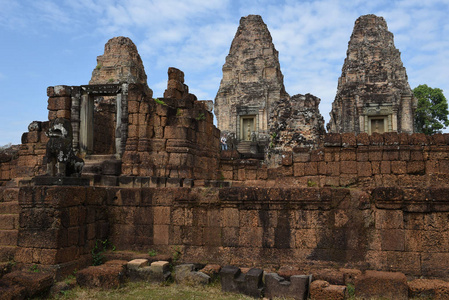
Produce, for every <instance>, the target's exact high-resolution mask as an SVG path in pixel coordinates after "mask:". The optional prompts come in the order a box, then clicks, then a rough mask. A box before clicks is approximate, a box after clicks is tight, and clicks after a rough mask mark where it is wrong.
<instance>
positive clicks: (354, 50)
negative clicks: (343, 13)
mask: <svg viewBox="0 0 449 300" xmlns="http://www.w3.org/2000/svg"><path fill="white" fill-rule="evenodd" d="M416 105H417V102H416V99H415V98H414V97H413V92H412V90H411V89H410V86H409V84H408V81H407V73H406V70H405V68H404V66H403V65H402V61H401V53H400V52H399V50H398V49H396V47H395V46H394V40H393V34H392V33H391V32H389V31H388V27H387V23H386V22H385V20H384V18H382V17H377V16H375V15H365V16H361V17H360V18H358V19H357V20H356V22H355V26H354V31H353V32H352V36H351V39H350V40H349V43H348V51H347V57H346V59H345V62H344V64H343V68H342V74H341V77H340V78H339V80H338V88H337V95H336V97H335V100H334V102H333V103H332V111H331V113H330V117H331V118H330V121H329V123H328V124H327V129H328V131H329V132H355V133H360V132H367V133H369V134H371V133H373V132H379V133H383V132H389V131H396V132H406V133H412V132H413V128H414V124H413V115H414V110H415V108H416Z"/></svg>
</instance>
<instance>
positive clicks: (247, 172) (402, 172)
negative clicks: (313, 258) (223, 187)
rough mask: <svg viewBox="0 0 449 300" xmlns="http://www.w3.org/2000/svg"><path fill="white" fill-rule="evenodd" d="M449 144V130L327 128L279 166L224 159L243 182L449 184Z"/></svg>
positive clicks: (226, 169)
mask: <svg viewBox="0 0 449 300" xmlns="http://www.w3.org/2000/svg"><path fill="white" fill-rule="evenodd" d="M448 145H449V134H435V135H432V136H426V135H424V134H418V133H415V134H411V135H408V134H405V133H401V134H398V133H395V132H389V133H384V134H376V133H375V134H373V135H371V136H369V135H368V134H366V133H361V134H359V135H355V134H353V133H344V134H326V135H325V136H324V138H323V144H322V145H321V147H318V148H317V149H310V148H308V147H294V148H293V151H286V152H284V153H283V154H282V156H281V160H279V161H278V165H277V166H274V167H270V168H268V167H267V165H265V164H263V163H261V162H259V161H257V160H232V159H222V160H221V161H220V164H221V165H220V171H221V174H222V176H223V177H224V179H226V180H233V181H235V182H234V184H237V185H243V186H246V185H248V186H250V185H261V186H262V185H263V186H266V185H267V184H268V185H269V186H289V185H291V184H295V185H299V186H320V187H324V186H335V187H338V186H359V187H363V186H369V187H374V186H402V187H426V186H430V185H435V184H438V185H443V186H446V185H447V178H448V174H449V173H448V172H449V171H448V159H449V147H448Z"/></svg>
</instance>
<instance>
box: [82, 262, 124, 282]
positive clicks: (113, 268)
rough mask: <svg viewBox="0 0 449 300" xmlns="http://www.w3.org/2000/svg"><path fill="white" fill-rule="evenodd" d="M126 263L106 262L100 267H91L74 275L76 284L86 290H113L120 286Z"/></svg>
mask: <svg viewBox="0 0 449 300" xmlns="http://www.w3.org/2000/svg"><path fill="white" fill-rule="evenodd" d="M126 264H127V261H122V260H115V261H108V262H106V263H105V264H103V265H101V266H92V267H88V268H86V269H84V270H81V271H79V272H77V273H76V283H77V284H78V285H79V286H82V287H87V288H94V287H97V288H103V289H113V288H119V287H120V286H122V284H123V282H124V279H125V274H126Z"/></svg>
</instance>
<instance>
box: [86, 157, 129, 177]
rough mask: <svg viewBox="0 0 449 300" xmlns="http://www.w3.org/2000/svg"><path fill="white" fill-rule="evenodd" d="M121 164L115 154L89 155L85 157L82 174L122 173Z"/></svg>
mask: <svg viewBox="0 0 449 300" xmlns="http://www.w3.org/2000/svg"><path fill="white" fill-rule="evenodd" d="M120 165H121V162H120V160H117V159H116V158H115V156H114V155H89V156H86V158H84V167H83V172H82V175H83V176H94V175H103V174H106V175H120V169H119V168H120Z"/></svg>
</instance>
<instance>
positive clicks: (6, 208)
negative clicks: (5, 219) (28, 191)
mask: <svg viewBox="0 0 449 300" xmlns="http://www.w3.org/2000/svg"><path fill="white" fill-rule="evenodd" d="M19 213H20V205H19V201H12V202H0V214H19Z"/></svg>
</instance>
